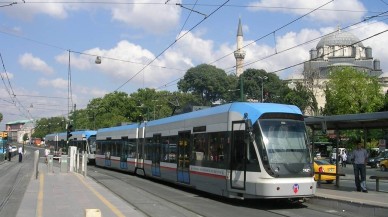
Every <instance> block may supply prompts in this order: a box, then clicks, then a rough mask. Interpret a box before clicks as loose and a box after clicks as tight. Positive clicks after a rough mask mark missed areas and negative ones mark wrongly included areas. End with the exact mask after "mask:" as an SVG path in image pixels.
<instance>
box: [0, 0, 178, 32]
mask: <svg viewBox="0 0 388 217" xmlns="http://www.w3.org/2000/svg"><path fill="white" fill-rule="evenodd" d="M34 2H36V3H35V4H34ZM38 2H39V1H38V0H30V1H28V2H26V3H22V2H18V3H17V5H14V6H13V7H4V8H2V10H4V11H5V13H6V14H7V15H8V16H9V17H15V18H18V19H20V20H24V21H33V18H34V17H36V16H38V15H47V16H49V17H51V18H55V19H67V18H68V17H69V14H71V13H74V12H75V11H81V10H82V11H87V12H88V13H89V12H90V11H98V10H105V11H110V12H111V19H112V20H114V21H118V22H120V23H125V24H126V25H128V26H129V27H131V28H136V29H143V30H145V31H146V32H149V33H154V34H161V33H167V32H168V31H169V30H171V29H172V28H175V27H176V26H177V25H178V23H179V19H180V15H181V7H179V6H178V5H176V4H175V3H180V2H181V1H180V0H178V1H175V2H174V4H164V3H165V1H160V4H157V3H155V1H154V0H142V1H141V2H137V3H133V4H132V3H128V4H123V1H121V0H112V1H111V3H112V4H98V3H97V4H96V3H87V2H85V1H84V0H78V1H73V2H74V3H73V4H69V3H59V2H43V3H42V2H40V3H38ZM115 2H117V3H119V4H115Z"/></svg>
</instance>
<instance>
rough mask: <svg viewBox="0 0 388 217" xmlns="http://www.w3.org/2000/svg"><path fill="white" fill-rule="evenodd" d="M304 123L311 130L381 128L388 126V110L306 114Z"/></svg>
mask: <svg viewBox="0 0 388 217" xmlns="http://www.w3.org/2000/svg"><path fill="white" fill-rule="evenodd" d="M304 120H305V123H306V125H307V126H309V127H311V129H313V130H321V129H323V128H324V126H325V125H326V129H327V130H351V129H383V128H388V112H373V113H362V114H347V115H332V116H308V117H305V119H304Z"/></svg>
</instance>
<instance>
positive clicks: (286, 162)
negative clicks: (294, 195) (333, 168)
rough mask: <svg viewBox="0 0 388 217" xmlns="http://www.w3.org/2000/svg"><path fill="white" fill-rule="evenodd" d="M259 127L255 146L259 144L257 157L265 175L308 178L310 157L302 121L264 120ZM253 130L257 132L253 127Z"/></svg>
mask: <svg viewBox="0 0 388 217" xmlns="http://www.w3.org/2000/svg"><path fill="white" fill-rule="evenodd" d="M259 124H260V128H261V131H262V133H261V134H260V133H255V135H256V144H261V145H259V150H260V155H261V157H262V159H263V164H264V166H265V168H266V170H267V171H268V172H269V174H272V175H276V176H289V175H295V174H300V175H301V176H305V175H306V176H307V175H309V174H311V157H310V152H309V149H308V140H307V136H306V128H305V125H304V122H303V121H300V120H279V119H264V120H260V122H259ZM254 128H256V130H259V129H258V126H257V125H256V127H254ZM260 135H261V136H260Z"/></svg>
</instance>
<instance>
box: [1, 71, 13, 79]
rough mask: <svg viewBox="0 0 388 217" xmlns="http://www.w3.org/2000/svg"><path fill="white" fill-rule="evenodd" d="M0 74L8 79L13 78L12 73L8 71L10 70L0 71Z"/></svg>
mask: <svg viewBox="0 0 388 217" xmlns="http://www.w3.org/2000/svg"><path fill="white" fill-rule="evenodd" d="M0 74H1V77H2V78H5V79H6V78H8V79H13V78H14V75H13V73H10V72H7V73H5V72H0Z"/></svg>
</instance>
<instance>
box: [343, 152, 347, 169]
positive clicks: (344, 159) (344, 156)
mask: <svg viewBox="0 0 388 217" xmlns="http://www.w3.org/2000/svg"><path fill="white" fill-rule="evenodd" d="M341 158H342V167H346V161H347V160H348V156H347V155H346V151H343V152H342V155H341Z"/></svg>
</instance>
